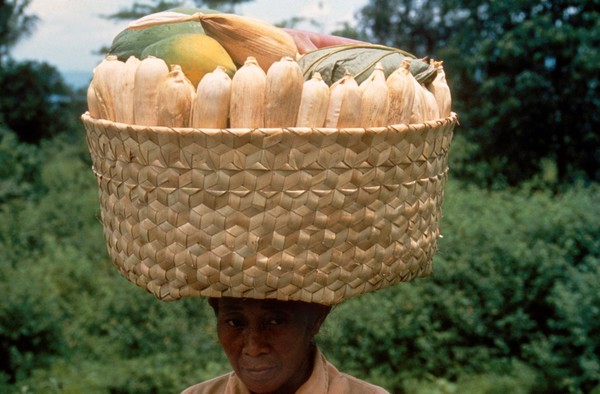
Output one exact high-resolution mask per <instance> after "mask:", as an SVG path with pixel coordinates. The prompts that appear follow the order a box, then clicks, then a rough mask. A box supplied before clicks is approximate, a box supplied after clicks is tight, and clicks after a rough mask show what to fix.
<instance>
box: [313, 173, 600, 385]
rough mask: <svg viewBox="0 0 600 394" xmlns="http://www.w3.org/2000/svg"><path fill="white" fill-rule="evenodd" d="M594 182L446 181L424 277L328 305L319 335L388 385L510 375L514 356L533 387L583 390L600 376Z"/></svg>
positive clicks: (337, 355) (346, 361)
mask: <svg viewBox="0 0 600 394" xmlns="http://www.w3.org/2000/svg"><path fill="white" fill-rule="evenodd" d="M598 191H599V190H598V187H591V188H589V189H587V188H575V189H573V190H572V191H569V192H566V193H564V194H562V195H557V196H552V195H550V194H549V193H534V194H529V193H519V192H514V191H513V192H509V191H507V192H496V193H493V192H484V191H480V190H477V189H475V188H461V186H460V185H458V184H453V183H451V184H450V185H449V189H448V191H447V200H446V202H445V206H444V213H445V216H444V219H443V221H442V230H443V231H442V232H443V234H444V238H443V240H442V241H441V244H440V250H439V253H438V255H437V256H436V257H435V259H434V272H433V275H432V277H431V278H428V279H420V280H417V281H415V282H413V283H407V284H403V285H400V286H396V287H393V288H391V289H386V290H383V291H380V292H377V293H374V294H369V295H365V296H362V297H358V298H356V299H352V300H349V301H348V302H346V303H345V304H342V305H341V306H339V307H338V308H337V309H336V310H335V313H334V315H333V316H332V317H331V319H330V321H329V322H328V325H327V326H326V327H327V328H326V335H325V336H324V337H323V338H322V340H323V341H324V344H325V346H326V348H327V350H328V354H330V355H331V357H332V358H333V359H335V360H336V362H337V363H338V364H339V366H340V367H341V368H342V369H343V370H347V371H349V372H351V373H355V374H356V375H358V376H366V377H369V378H370V379H371V380H372V381H374V382H378V383H380V384H382V385H384V386H386V387H389V388H391V389H392V390H393V391H394V392H407V390H408V387H407V386H406V382H407V381H411V380H413V381H414V380H415V379H416V380H417V381H432V380H433V381H439V379H446V380H447V381H449V382H459V381H461V380H463V381H464V378H465V377H466V376H470V375H479V376H490V375H487V374H495V373H496V372H495V371H496V370H499V371H505V373H508V374H510V373H512V372H511V371H513V372H514V367H513V366H514V365H515V363H518V365H523V366H525V367H524V368H527V369H528V370H529V369H531V370H532V371H534V373H533V375H535V376H536V391H535V392H536V393H539V392H544V390H546V392H588V391H590V390H591V389H592V388H593V387H595V386H596V385H598V384H599V376H600V374H599V373H598V372H599V369H598V366H599V364H598V363H599V362H600V358H599V354H600V349H599V343H598V341H597V338H599V337H600V330H599V328H600V323H599V322H600V308H598V305H600V302H599V301H600V299H599V296H598V294H597V291H595V290H594V289H595V288H597V286H594V285H593V283H597V282H598V279H599V278H600V276H599V269H600V266H599V264H598V259H599V256H600V223H599V222H598V220H597V218H598V217H600V193H598ZM492 376H493V375H492ZM531 376H532V375H531V374H527V375H526V378H527V380H528V381H530V378H531ZM543 387H545V388H546V389H541V388H543ZM426 392H427V391H426ZM532 392H533V391H532Z"/></svg>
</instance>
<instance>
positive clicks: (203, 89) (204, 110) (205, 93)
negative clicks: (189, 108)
mask: <svg viewBox="0 0 600 394" xmlns="http://www.w3.org/2000/svg"><path fill="white" fill-rule="evenodd" d="M230 96H231V78H230V77H229V75H227V73H226V72H225V68H224V67H222V66H218V67H217V68H216V69H215V70H214V71H213V72H211V73H208V74H206V75H205V76H204V77H203V78H202V79H201V80H200V83H199V84H198V89H197V90H196V100H195V104H194V110H193V112H192V122H191V126H192V127H198V128H215V129H224V128H226V127H227V121H228V118H229V102H230Z"/></svg>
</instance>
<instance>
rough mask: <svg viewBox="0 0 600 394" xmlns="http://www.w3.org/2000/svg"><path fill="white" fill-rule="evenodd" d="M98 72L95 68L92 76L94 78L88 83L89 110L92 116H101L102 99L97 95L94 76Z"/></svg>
mask: <svg viewBox="0 0 600 394" xmlns="http://www.w3.org/2000/svg"><path fill="white" fill-rule="evenodd" d="M95 74H96V70H95V69H94V74H93V75H94V76H93V77H92V80H91V81H90V84H89V85H88V88H87V95H86V98H87V106H88V111H89V112H90V116H91V117H92V118H96V119H98V118H100V101H99V100H98V96H96V88H95V87H94V77H95Z"/></svg>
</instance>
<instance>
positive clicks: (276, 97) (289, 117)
mask: <svg viewBox="0 0 600 394" xmlns="http://www.w3.org/2000/svg"><path fill="white" fill-rule="evenodd" d="M303 85H304V76H303V75H302V70H301V69H300V66H299V65H298V63H297V62H296V61H295V60H294V59H292V58H291V57H289V56H287V57H284V58H282V59H281V60H279V61H277V62H275V63H273V64H272V65H271V67H269V71H267V82H266V88H265V127H290V126H295V125H296V120H297V119H298V109H299V107H300V100H301V99H302V87H303Z"/></svg>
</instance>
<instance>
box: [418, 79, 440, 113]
mask: <svg viewBox="0 0 600 394" xmlns="http://www.w3.org/2000/svg"><path fill="white" fill-rule="evenodd" d="M419 87H420V88H421V90H422V91H423V96H424V98H425V101H424V103H425V110H424V113H425V120H436V119H439V118H440V109H439V107H438V103H437V101H436V100H435V96H434V95H433V93H431V92H430V91H429V90H428V89H427V88H426V87H425V86H423V85H420V86H419Z"/></svg>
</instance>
